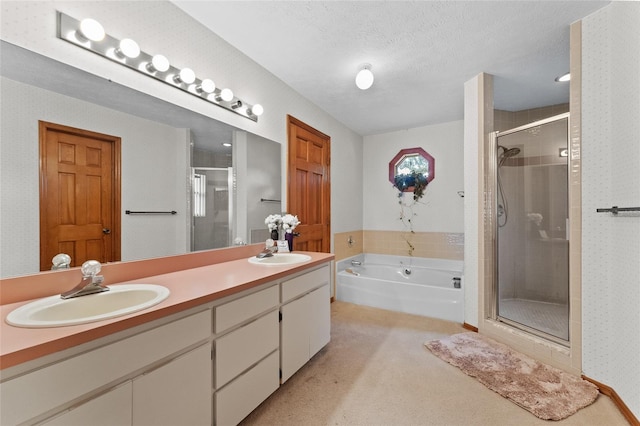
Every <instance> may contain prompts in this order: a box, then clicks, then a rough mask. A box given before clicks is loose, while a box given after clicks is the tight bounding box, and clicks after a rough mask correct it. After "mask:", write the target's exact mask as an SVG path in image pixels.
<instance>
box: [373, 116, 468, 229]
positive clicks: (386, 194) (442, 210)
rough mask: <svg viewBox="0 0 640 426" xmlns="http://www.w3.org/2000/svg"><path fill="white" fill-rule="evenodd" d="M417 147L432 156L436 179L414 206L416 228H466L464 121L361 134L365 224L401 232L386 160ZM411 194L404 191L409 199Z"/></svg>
mask: <svg viewBox="0 0 640 426" xmlns="http://www.w3.org/2000/svg"><path fill="white" fill-rule="evenodd" d="M416 147H420V148H422V149H424V150H425V151H426V152H428V153H429V154H431V156H432V157H434V158H435V179H434V180H433V181H431V182H430V183H429V185H427V189H426V190H425V195H424V197H423V198H422V199H421V200H420V201H421V203H424V204H417V205H416V206H415V207H414V209H413V210H414V213H416V214H417V216H416V217H414V219H413V221H412V222H413V230H414V231H415V232H459V233H462V232H464V211H463V209H464V199H463V198H461V197H460V196H459V195H458V191H462V190H463V122H462V121H453V122H449V123H443V124H436V125H432V126H425V127H417V128H413V129H408V130H401V131H397V132H391V133H383V134H379V135H372V136H365V138H364V149H363V158H364V161H363V163H364V165H363V177H364V182H363V186H362V195H363V209H364V211H363V217H364V220H363V222H364V229H366V230H377V231H402V230H404V228H403V225H402V222H401V221H400V220H399V217H400V215H399V212H400V208H399V206H398V190H397V189H396V188H394V187H393V185H392V184H391V182H389V162H390V161H391V160H392V159H393V157H395V156H396V155H397V154H398V152H399V151H400V150H401V149H404V148H416ZM411 196H412V193H406V194H405V197H407V201H409V200H410V198H409V197H411Z"/></svg>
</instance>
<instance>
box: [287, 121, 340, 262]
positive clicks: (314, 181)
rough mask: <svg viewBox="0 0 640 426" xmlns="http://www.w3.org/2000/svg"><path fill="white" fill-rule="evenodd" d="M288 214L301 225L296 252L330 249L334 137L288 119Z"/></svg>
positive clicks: (324, 251)
mask: <svg viewBox="0 0 640 426" xmlns="http://www.w3.org/2000/svg"><path fill="white" fill-rule="evenodd" d="M288 133H289V137H288V142H289V159H288V164H289V170H288V185H287V188H288V193H287V205H288V212H289V213H291V214H294V215H297V216H298V219H299V220H300V222H301V223H300V225H299V226H298V227H297V228H296V232H298V233H299V234H300V235H299V236H298V237H296V238H295V239H294V250H302V251H315V252H323V253H329V251H330V250H331V221H330V219H331V205H330V204H331V184H330V182H331V181H330V177H329V170H330V159H331V149H330V148H331V138H330V137H329V136H327V135H325V134H323V133H321V132H319V131H318V130H316V129H314V128H312V127H310V126H308V125H306V124H305V123H303V122H301V121H299V120H297V119H295V118H293V117H291V116H288Z"/></svg>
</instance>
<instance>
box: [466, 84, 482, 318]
mask: <svg viewBox="0 0 640 426" xmlns="http://www.w3.org/2000/svg"><path fill="white" fill-rule="evenodd" d="M481 88H482V84H481V82H480V77H479V76H476V77H474V78H472V79H471V80H469V81H467V82H466V83H465V84H464V163H463V164H464V321H465V322H466V323H467V324H470V325H472V326H474V327H477V326H478V270H479V269H478V267H479V266H478V261H479V257H480V254H479V252H478V248H479V247H480V244H481V240H480V238H479V233H478V218H479V217H480V216H479V215H478V200H479V198H478V197H479V192H478V187H479V183H478V176H479V174H478V150H479V146H478V143H479V142H478V134H479V130H478V129H480V117H479V112H480V111H479V108H478V105H479V99H480V97H481V93H480V91H481Z"/></svg>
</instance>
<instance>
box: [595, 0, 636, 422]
mask: <svg viewBox="0 0 640 426" xmlns="http://www.w3.org/2000/svg"><path fill="white" fill-rule="evenodd" d="M582 46H583V48H582V117H583V118H582V123H583V126H582V175H583V179H582V219H583V222H582V229H583V232H582V294H583V305H582V306H583V310H582V312H583V313H582V322H583V351H582V356H583V370H584V374H585V375H587V376H588V377H591V378H593V379H595V380H598V381H600V382H602V383H605V384H607V385H608V386H611V387H612V388H613V389H615V391H616V392H617V393H618V394H619V395H620V397H621V398H622V400H623V401H624V402H625V403H626V404H627V406H629V408H630V409H631V411H632V412H633V413H634V415H635V416H636V417H637V418H640V385H639V384H640V363H639V362H638V361H639V360H640V358H639V357H640V355H638V354H640V309H639V307H640V217H639V215H638V214H634V215H628V216H627V217H624V215H622V214H621V215H620V217H614V216H612V215H610V214H608V213H596V209H597V208H602V207H611V206H612V205H618V206H620V207H638V206H640V172H639V168H640V142H639V139H638V135H640V120H639V117H640V77H639V76H640V3H633V2H613V3H612V4H610V5H609V6H607V7H605V8H603V9H601V10H599V11H598V12H596V13H594V14H592V15H590V16H588V17H587V18H585V19H584V20H583V22H582Z"/></svg>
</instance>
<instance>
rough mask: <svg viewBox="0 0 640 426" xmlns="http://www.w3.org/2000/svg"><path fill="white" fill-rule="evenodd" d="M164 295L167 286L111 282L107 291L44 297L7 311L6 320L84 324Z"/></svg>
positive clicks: (151, 302) (149, 303)
mask: <svg viewBox="0 0 640 426" xmlns="http://www.w3.org/2000/svg"><path fill="white" fill-rule="evenodd" d="M167 297H169V289H168V288H166V287H163V286H159V285H155V284H121V285H114V286H110V287H109V291H105V292H103V293H96V294H90V295H87V296H80V297H75V298H72V299H66V300H65V299H61V298H60V295H56V296H50V297H45V298H44V299H39V300H36V301H34V302H31V303H28V304H26V305H23V306H20V307H19V308H17V309H15V310H13V311H11V312H10V313H9V315H7V320H6V321H7V323H8V324H10V325H13V326H16V327H26V328H45V327H61V326H66V325H78V324H86V323H89V322H94V321H101V320H105V319H109V318H115V317H119V316H122V315H127V314H130V313H133V312H137V311H141V310H143V309H147V308H150V307H151V306H154V305H157V304H158V303H160V302H162V301H163V300H165V299H166V298H167Z"/></svg>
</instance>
